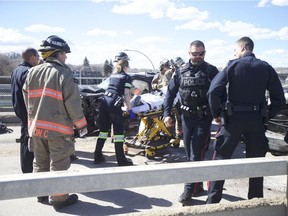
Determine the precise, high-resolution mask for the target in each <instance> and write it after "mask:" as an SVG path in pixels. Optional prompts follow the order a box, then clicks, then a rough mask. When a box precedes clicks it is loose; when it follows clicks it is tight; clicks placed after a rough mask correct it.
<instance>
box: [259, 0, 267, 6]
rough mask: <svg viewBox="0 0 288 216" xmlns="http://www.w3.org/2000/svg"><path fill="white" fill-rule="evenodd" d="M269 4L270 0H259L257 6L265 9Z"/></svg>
mask: <svg viewBox="0 0 288 216" xmlns="http://www.w3.org/2000/svg"><path fill="white" fill-rule="evenodd" d="M269 2H270V0H260V1H259V2H258V4H257V6H258V7H265V6H266V5H267V4H268V3H269Z"/></svg>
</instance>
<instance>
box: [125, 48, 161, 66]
mask: <svg viewBox="0 0 288 216" xmlns="http://www.w3.org/2000/svg"><path fill="white" fill-rule="evenodd" d="M123 51H131V52H137V53H140V54H142V55H143V56H145V57H146V58H147V59H148V60H149V62H150V63H151V65H152V67H153V70H154V72H155V71H156V70H155V67H154V64H153V62H152V61H151V59H150V58H149V57H148V56H147V55H145V54H144V53H142V52H140V51H138V50H132V49H124V50H123Z"/></svg>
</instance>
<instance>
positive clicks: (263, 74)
mask: <svg viewBox="0 0 288 216" xmlns="http://www.w3.org/2000/svg"><path fill="white" fill-rule="evenodd" d="M253 48H254V43H253V41H252V40H251V39H250V38H249V37H242V38H240V39H239V40H237V41H236V43H235V46H234V56H235V57H236V59H235V60H232V61H230V62H229V64H228V66H227V67H226V68H224V69H223V71H222V72H221V73H219V74H218V75H217V76H216V77H215V79H214V80H213V81H212V83H211V86H210V89H209V91H208V100H209V105H210V108H211V112H212V115H213V117H214V118H215V121H216V122H221V121H220V115H221V116H223V118H222V119H224V122H222V123H224V124H223V125H222V127H221V130H220V132H219V135H218V136H217V138H216V144H215V154H214V155H215V158H214V159H230V158H231V156H232V154H233V152H234V150H235V148H236V146H237V144H238V143H239V141H240V139H241V136H243V137H244V139H245V142H246V157H247V158H252V157H265V154H266V152H267V150H268V143H267V138H266V137H265V121H267V120H268V119H269V118H272V117H273V116H275V115H276V114H277V112H279V111H280V110H281V108H282V107H283V106H284V105H285V102H286V101H285V97H284V92H283V88H282V86H281V83H280V80H279V78H278V75H277V73H276V71H275V70H274V69H273V68H272V67H271V66H270V65H269V64H268V63H267V62H264V61H261V60H260V59H257V58H256V57H255V55H254V54H253ZM256 80H257V85H255V81H256ZM227 85H229V87H228V94H227V95H228V100H227V102H226V104H224V106H223V105H222V104H221V103H222V101H221V96H222V94H223V92H226V86H227ZM243 86H244V88H243ZM240 89H241V91H239V90H240ZM266 90H268V92H269V95H270V101H271V103H270V105H269V106H267V103H266V98H265V92H266ZM221 107H222V108H221ZM223 109H224V110H223ZM223 186H224V180H223V181H211V182H210V186H209V188H208V199H207V203H219V202H220V200H221V198H222V191H223ZM256 197H258V198H259V197H263V177H256V178H250V179H249V191H248V199H252V198H256Z"/></svg>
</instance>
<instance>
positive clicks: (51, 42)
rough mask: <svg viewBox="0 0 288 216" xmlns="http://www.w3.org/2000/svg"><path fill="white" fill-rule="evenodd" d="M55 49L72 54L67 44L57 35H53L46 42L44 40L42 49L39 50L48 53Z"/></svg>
mask: <svg viewBox="0 0 288 216" xmlns="http://www.w3.org/2000/svg"><path fill="white" fill-rule="evenodd" d="M55 49H60V50H63V51H65V52H66V53H70V52H71V50H70V47H69V46H68V44H67V42H66V41H65V40H63V39H62V38H60V37H58V36H56V35H51V36H49V37H48V38H47V39H46V40H43V41H42V44H41V49H39V51H40V52H46V51H50V50H55Z"/></svg>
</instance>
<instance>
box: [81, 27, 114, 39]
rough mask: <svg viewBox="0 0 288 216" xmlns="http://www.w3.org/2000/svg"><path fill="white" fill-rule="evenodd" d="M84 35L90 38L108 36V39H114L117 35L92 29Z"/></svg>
mask: <svg viewBox="0 0 288 216" xmlns="http://www.w3.org/2000/svg"><path fill="white" fill-rule="evenodd" d="M85 34H86V35H90V36H103V35H104V36H109V37H115V36H117V33H116V32H114V31H108V30H103V29H98V28H96V29H93V30H90V31H87V32H86V33H85Z"/></svg>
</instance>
